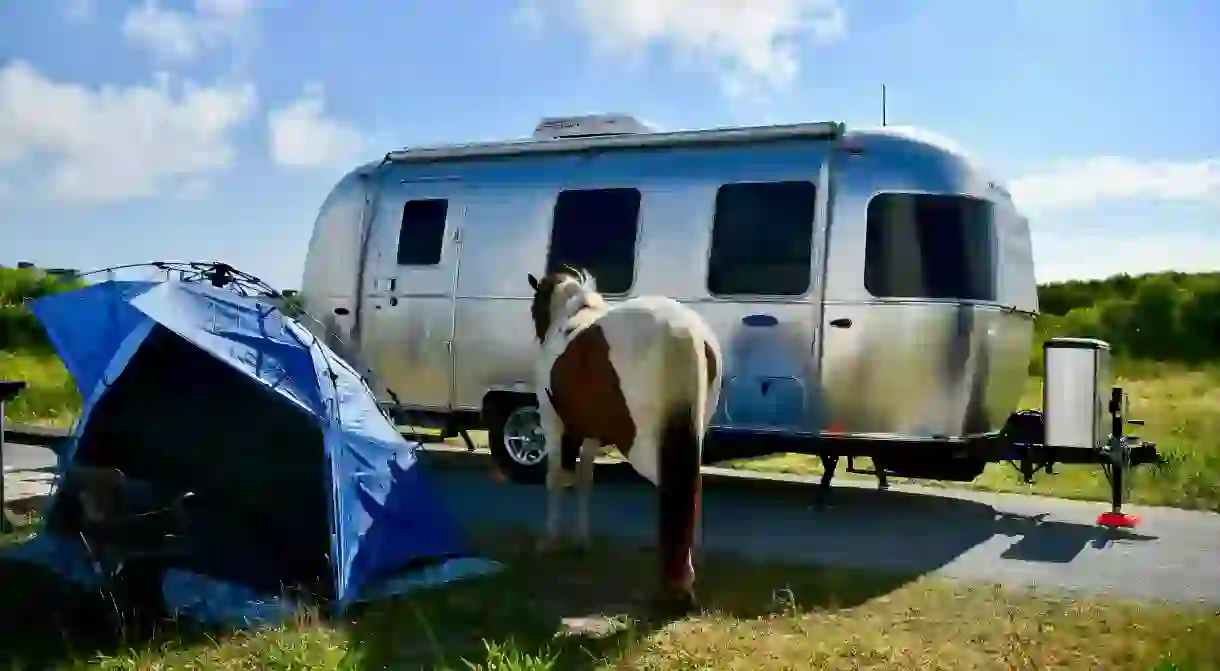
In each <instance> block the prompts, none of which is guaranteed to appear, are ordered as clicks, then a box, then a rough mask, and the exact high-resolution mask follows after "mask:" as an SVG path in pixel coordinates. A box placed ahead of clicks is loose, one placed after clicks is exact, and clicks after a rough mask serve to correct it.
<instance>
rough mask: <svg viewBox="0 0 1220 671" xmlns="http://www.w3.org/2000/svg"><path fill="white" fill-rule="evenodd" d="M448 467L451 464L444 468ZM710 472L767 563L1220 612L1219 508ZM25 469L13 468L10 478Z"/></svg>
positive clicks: (466, 519) (719, 547)
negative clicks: (820, 484)
mask: <svg viewBox="0 0 1220 671" xmlns="http://www.w3.org/2000/svg"><path fill="white" fill-rule="evenodd" d="M38 455H42V456H41V457H39V456H38ZM48 455H50V453H49V452H46V451H45V450H40V449H39V448H16V449H15V450H10V451H9V452H8V453H7V454H6V461H7V460H8V459H13V460H20V461H21V462H22V463H25V464H27V465H28V464H35V463H36V462H38V459H43V460H50V462H51V463H53V456H48ZM422 455H423V458H424V459H425V460H427V461H429V462H431V463H432V464H435V465H436V466H437V467H435V468H429V470H428V472H429V474H430V475H431V477H432V478H433V481H434V485H435V488H436V490H437V491H438V492H440V493H442V494H443V496H444V498H445V499H446V500H447V503H448V504H449V507H450V508H451V509H452V510H453V512H454V513H456V515H457V517H458V518H459V520H460V521H461V522H462V523H463V524H465V525H467V526H468V527H471V528H474V527H477V526H480V525H483V526H486V527H488V528H492V529H494V528H496V527H499V526H505V525H507V526H514V527H517V526H519V527H524V528H530V529H534V530H538V529H539V528H540V525H541V523H542V518H543V511H544V496H543V494H544V489H543V488H542V487H531V486H521V485H512V484H507V483H503V484H498V483H496V482H494V481H493V480H492V478H491V477H490V474H489V471H488V470H487V467H486V465H487V461H486V459H484V458H481V457H479V455H469V454H467V453H466V452H465V451H464V450H448V451H441V450H433V449H432V448H429V449H428V450H425V451H424V452H423V453H422ZM442 463H443V464H446V465H449V466H455V467H440V465H441V464H442ZM459 464H466V465H467V466H468V467H464V468H463V467H456V465H459ZM706 470H707V471H708V472H709V473H713V474H718V475H714V476H712V477H706V478H705V481H706V482H707V490H706V493H705V501H706V506H705V527H704V532H705V534H704V540H705V543H706V546H707V547H708V548H709V549H712V550H716V551H722V552H736V553H743V554H746V555H749V556H750V557H751V558H754V559H758V560H763V561H770V560H782V561H790V562H795V563H809V564H829V565H837V566H856V567H863V568H873V569H885V570H897V571H909V572H914V573H921V574H922V573H935V574H937V575H939V576H942V577H950V578H962V579H968V580H984V581H999V582H1001V583H1004V584H1007V585H1010V586H1012V585H1016V586H1023V585H1041V586H1044V587H1050V588H1053V589H1068V590H1079V591H1081V592H1083V593H1086V594H1087V593H1109V594H1113V595H1116V596H1120V597H1124V598H1128V597H1129V598H1140V599H1148V600H1168V601H1175V602H1187V603H1189V602H1199V601H1203V602H1208V603H1212V604H1220V515H1218V514H1216V513H1207V512H1201V511H1184V510H1174V509H1168V508H1141V507H1132V510H1135V511H1138V512H1139V513H1140V514H1141V515H1142V516H1143V518H1144V519H1143V525H1142V526H1141V527H1139V528H1138V529H1135V530H1134V531H1113V532H1111V531H1106V530H1104V529H1099V528H1098V527H1096V526H1095V525H1094V524H1093V521H1094V519H1095V517H1096V515H1097V513H1098V512H1099V511H1100V510H1102V509H1104V506H1103V505H1101V504H1098V503H1092V502H1082V501H1067V500H1063V499H1050V498H1042V497H1027V496H1018V495H1013V494H989V493H984V492H972V491H964V490H949V489H942V488H925V487H914V486H907V485H899V486H895V487H894V488H893V491H890V492H875V491H873V490H872V489H871V487H869V486H864V487H859V486H850V485H849V484H848V483H847V482H846V481H845V482H844V483H843V486H841V487H838V488H837V489H838V505H836V506H834V507H833V508H831V509H830V510H818V509H815V508H813V506H812V505H811V503H812V494H813V490H812V489H811V486H810V485H809V484H807V483H806V482H804V481H803V480H802V479H800V478H793V477H785V476H774V477H773V478H772V479H770V480H767V479H757V478H754V477H744V476H742V475H737V476H728V475H724V473H725V472H726V471H724V470H723V469H706ZM18 475H20V474H17V473H10V474H9V478H8V480H9V482H13V481H14V480H13V479H14V478H15V477H17V476H18ZM22 477H25V476H22ZM30 477H49V476H47V475H45V474H37V475H31V476H30ZM597 479H598V481H599V484H598V485H597V486H596V487H594V491H593V528H594V530H595V531H596V532H599V533H605V534H609V535H613V536H616V537H618V538H620V539H624V540H630V541H634V542H639V543H648V542H650V541H651V540H652V535H653V529H654V524H655V518H656V507H655V502H654V496H653V491H652V490H651V489H650V488H649V487H646V486H643V485H640V484H639V478H638V477H637V476H634V475H633V474H631V473H630V468H629V467H627V466H626V465H614V464H609V463H607V464H604V465H601V466H599V467H598V470H597ZM569 514H570V513H569ZM568 519H569V520H570V518H568Z"/></svg>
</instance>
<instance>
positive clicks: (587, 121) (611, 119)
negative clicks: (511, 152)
mask: <svg viewBox="0 0 1220 671" xmlns="http://www.w3.org/2000/svg"><path fill="white" fill-rule="evenodd" d="M655 132H656V131H655V130H653V129H652V128H649V127H648V126H646V125H645V124H644V123H643V122H641V121H639V120H638V119H636V118H635V117H633V116H631V115H629V114H586V115H583V116H560V117H546V118H544V119H543V120H542V121H539V122H538V126H537V127H536V128H534V139H535V140H558V139H560V138H574V137H597V136H601V135H632V134H636V133H655Z"/></svg>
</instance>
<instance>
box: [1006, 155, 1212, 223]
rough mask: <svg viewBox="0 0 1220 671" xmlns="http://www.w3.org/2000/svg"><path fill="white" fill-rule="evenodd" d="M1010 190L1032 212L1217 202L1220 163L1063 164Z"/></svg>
mask: <svg viewBox="0 0 1220 671" xmlns="http://www.w3.org/2000/svg"><path fill="white" fill-rule="evenodd" d="M1009 187H1010V190H1011V191H1012V194H1013V198H1014V199H1016V201H1017V203H1018V204H1019V205H1020V206H1021V207H1022V208H1024V209H1028V210H1031V211H1046V210H1056V209H1069V208H1082V207H1089V206H1091V205H1095V204H1097V203H1099V202H1102V201H1108V200H1117V199H1124V200H1135V199H1139V200H1157V201H1201V200H1217V198H1218V197H1220V158H1209V159H1201V160H1197V161H1181V162H1175V161H1135V160H1132V159H1127V158H1120V157H1117V156H1101V157H1096V158H1088V159H1084V160H1076V161H1058V162H1055V163H1052V164H1051V165H1049V166H1047V168H1046V169H1044V170H1040V171H1038V172H1036V173H1034V174H1031V175H1027V176H1025V177H1022V178H1020V179H1017V180H1014V181H1013V182H1012V183H1011V184H1010V185H1009Z"/></svg>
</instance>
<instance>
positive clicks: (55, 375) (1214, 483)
mask: <svg viewBox="0 0 1220 671" xmlns="http://www.w3.org/2000/svg"><path fill="white" fill-rule="evenodd" d="M1122 372H1123V377H1122V378H1121V380H1120V384H1121V385H1122V386H1123V387H1124V388H1125V389H1127V390H1128V392H1129V394H1130V396H1131V406H1132V413H1133V415H1134V416H1135V417H1137V418H1140V419H1144V420H1146V422H1147V424H1146V426H1144V427H1143V428H1142V429H1141V431H1140V433H1141V434H1142V435H1143V436H1144V437H1145V438H1147V439H1149V440H1153V441H1156V443H1157V446H1158V448H1159V449H1160V451H1161V452H1162V454H1165V455H1167V457H1168V458H1169V460H1170V463H1169V464H1168V465H1167V466H1166V467H1164V468H1161V469H1153V468H1141V469H1139V470H1138V471H1137V473H1136V476H1135V478H1134V482H1133V485H1132V491H1131V498H1130V500H1131V501H1132V502H1134V503H1141V504H1148V505H1168V506H1175V507H1180V508H1196V509H1204V510H1215V511H1220V445H1217V442H1216V436H1220V367H1217V368H1208V369H1203V370H1189V369H1185V368H1182V367H1179V366H1171V365H1165V364H1125V365H1124V366H1123V368H1122ZM0 379H19V380H26V381H27V382H29V384H30V387H29V389H28V390H27V391H26V392H25V393H23V394H22V395H21V396H20V397H18V399H17V401H16V402H14V403H10V404H9V405H8V406H7V407H6V410H5V417H6V419H8V420H10V421H14V422H23V423H33V424H41V425H49V426H60V427H65V426H68V425H70V424H71V423H72V421H73V420H74V419H75V417H76V413H77V412H78V410H79V407H80V397H79V395H78V394H77V392H76V390H75V387H74V385H73V383H72V380H71V378H70V377H69V376H68V374H67V371H65V370H64V368H63V365H62V364H61V363H60V361H59V359H58V358H56V357H54V356H51V355H42V356H35V355H23V354H13V353H9V352H0ZM1041 393H1042V392H1041V379H1040V378H1036V377H1031V378H1030V379H1029V383H1028V384H1027V386H1026V390H1025V394H1024V396H1023V398H1022V400H1021V407H1022V408H1039V407H1041ZM475 441H476V443H477V444H483V445H485V444H486V435H485V434H483V433H482V432H475ZM721 465H724V466H729V467H733V468H739V469H744V470H750V471H761V472H771V473H792V474H798V475H815V474H818V473H821V463H820V462H819V461H818V459H817V458H816V457H811V456H807V455H798V454H780V455H772V456H769V457H762V458H759V459H743V460H738V461H733V462H728V463H727V464H721ZM857 465H861V466H863V467H864V468H868V467H869V466H870V464H869V463H868V460H867V459H861V460H859V461H858V462H857ZM840 472H841V473H842V470H841V471H840ZM840 477H845V478H851V477H857V476H852V475H850V474H847V473H842V475H841V476H840ZM893 480H894V482H902V480H901V479H898V478H895V479H893ZM920 482H921V483H922V484H930V485H937V484H945V485H948V486H955V487H956V486H966V487H971V488H975V489H982V490H990V491H1001V492H1019V493H1033V494H1043V495H1048V496H1061V497H1066V498H1078V499H1092V500H1106V499H1108V497H1109V493H1108V487H1107V485H1106V482H1105V479H1104V477H1103V476H1102V474H1101V470H1100V468H1098V467H1095V466H1058V467H1057V475H1054V476H1048V475H1045V474H1042V475H1039V477H1038V479H1037V480H1036V482H1035V483H1034V484H1033V485H1026V484H1024V483H1022V482H1021V480H1020V476H1019V475H1018V474H1017V472H1016V469H1014V468H1012V467H1011V466H1009V465H1008V464H992V465H990V466H988V467H987V470H986V471H985V472H984V473H983V475H981V476H979V478H978V479H976V480H975V481H974V482H973V483H967V484H965V485H963V484H962V483H938V482H936V481H930V480H929V481H920Z"/></svg>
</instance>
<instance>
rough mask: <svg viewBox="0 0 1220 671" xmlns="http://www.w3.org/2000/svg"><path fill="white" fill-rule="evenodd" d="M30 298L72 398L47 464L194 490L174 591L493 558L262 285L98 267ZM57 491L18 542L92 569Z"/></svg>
mask: <svg viewBox="0 0 1220 671" xmlns="http://www.w3.org/2000/svg"><path fill="white" fill-rule="evenodd" d="M31 311H32V312H33V313H34V315H35V316H36V317H37V318H38V319H39V321H40V322H41V323H42V324H43V326H44V328H45V329H46V332H47V334H48V336H49V338H50V340H51V342H52V343H53V344H54V346H55V348H56V350H57V351H58V352H59V355H60V356H61V357H62V359H63V361H64V364H65V366H66V367H67V369H68V371H69V372H70V373H71V375H72V377H73V378H74V379H75V381H76V384H77V386H78V388H79V389H80V391H81V396H82V398H83V408H82V415H81V418H80V419H79V420H78V422H77V424H76V427H75V429H74V431H73V432H72V435H71V437H70V438H69V439H68V441H67V442H66V444H65V445H64V447H63V449H62V450H61V452H60V464H59V474H58V475H59V476H60V479H61V480H62V477H63V476H66V475H70V474H71V473H72V472H73V469H81V470H84V469H83V468H82V467H89V468H98V467H105V468H113V469H118V470H119V471H121V472H122V473H123V475H124V476H126V477H129V478H131V479H132V480H133V481H140V482H145V483H152V484H155V485H156V486H158V487H160V488H162V489H163V490H172V491H179V492H185V491H190V492H193V493H194V494H195V496H194V497H193V499H192V504H191V513H190V523H189V527H188V528H189V538H187V541H188V542H187V547H189V548H190V552H189V553H188V554H187V556H186V557H185V558H184V559H183V561H182V563H181V565H178V566H174V567H172V570H171V571H167V572H166V573H165V580H164V583H163V586H164V589H163V590H162V591H163V595H164V598H165V600H166V601H167V605H169V606H170V607H171V609H175V610H177V612H188V611H190V610H191V608H194V609H195V610H196V611H198V612H199V613H201V615H200V616H201V617H211V618H212V619H218V620H221V621H226V620H232V619H233V618H234V617H235V616H234V615H233V613H236V612H239V611H242V609H243V608H244V609H246V612H248V609H249V608H250V604H254V603H262V604H266V603H271V602H272V601H274V597H275V595H283V594H286V593H287V592H286V591H285V588H290V589H295V590H302V591H304V592H307V593H309V594H311V595H313V596H316V597H321V598H322V600H323V601H324V602H329V603H331V604H332V605H337V606H338V607H339V608H340V609H342V608H343V607H346V606H347V605H349V604H351V603H353V602H355V601H359V600H366V599H372V598H377V597H380V596H386V595H391V594H396V593H401V592H403V591H405V590H406V589H409V588H412V587H414V586H419V585H435V584H438V583H443V582H447V581H451V580H455V579H459V578H462V577H468V576H471V575H479V574H485V573H488V572H491V571H494V570H495V569H496V568H497V565H496V564H495V563H494V562H489V561H485V560H482V559H480V558H478V557H474V556H472V555H470V553H469V552H468V550H467V546H466V544H465V542H464V540H463V538H462V537H461V536H460V534H459V533H458V532H457V530H456V527H455V525H454V523H453V522H452V520H451V519H450V518H449V517H448V516H447V514H446V511H445V510H443V509H442V506H441V504H440V500H439V498H438V497H436V496H434V494H433V492H432V491H431V490H430V488H429V481H428V478H427V473H426V472H425V469H424V468H423V467H421V465H420V464H419V463H418V461H417V455H416V449H417V448H418V447H419V444H418V443H411V442H408V441H406V440H405V439H404V438H403V437H402V436H401V435H400V434H399V433H398V432H397V430H396V429H395V428H394V426H393V425H392V424H391V422H390V421H389V420H388V419H387V418H386V416H385V415H384V414H383V413H382V412H381V410H380V408H378V406H377V402H376V400H375V399H374V397H373V395H372V393H371V392H370V391H369V389H368V386H367V385H366V384H365V382H364V380H363V379H362V378H361V376H360V375H359V374H358V373H356V372H355V371H354V370H353V369H352V368H351V367H350V366H349V365H348V364H347V363H345V362H344V361H343V360H342V359H340V358H339V357H338V356H336V355H335V354H334V353H333V352H332V351H331V350H330V349H328V348H327V347H326V346H325V345H324V344H323V343H321V342H320V341H318V340H317V339H316V338H314V337H313V335H312V334H310V333H309V331H307V330H306V329H305V328H303V327H302V326H301V325H300V324H298V323H297V322H296V321H294V320H292V319H289V318H288V317H286V316H285V315H284V314H283V313H282V312H280V311H279V310H278V309H277V308H276V307H275V306H273V305H272V304H270V302H268V301H267V300H266V299H260V298H250V297H246V296H242V295H239V294H238V293H236V292H234V291H230V290H229V289H225V288H216V287H214V286H211V285H209V284H205V283H199V282H183V281H165V282H131V281H108V282H102V283H99V284H94V285H90V286H87V287H85V288H83V289H79V290H76V291H71V292H66V293H61V294H55V295H51V296H47V297H44V298H41V299H39V300H37V301H35V302H33V303H32V304H31ZM57 494H58V492H57ZM60 498H68V497H58V496H55V497H53V498H52V499H51V502H50V503H49V507H48V508H47V511H46V517H47V522H48V524H47V526H46V531H45V532H44V533H42V534H40V535H39V537H38V538H37V539H36V541H37V542H34V543H27V544H26V545H27V546H29V547H26V548H22V549H21V550H20V552H21V553H24V556H25V557H26V558H29V559H33V560H35V561H40V562H42V563H44V564H49V565H52V568H54V569H55V570H57V571H58V572H59V573H61V574H63V575H64V576H65V577H68V578H71V579H75V580H81V581H87V580H89V579H90V578H89V571H87V570H83V568H82V567H84V568H87V567H88V565H89V564H88V561H86V560H87V558H86V557H82V556H79V555H80V553H79V551H77V552H76V554H75V555H73V550H72V548H73V538H72V534H71V533H59V534H57V533H55V529H56V527H55V525H53V524H51V522H53V521H54V519H55V518H56V515H57V514H59V513H60V511H61V509H63V507H64V506H61V505H60V500H59V499H60ZM79 544H80V543H79V542H77V545H79ZM235 594H244V595H246V596H245V597H243V598H240V599H238V598H235V597H234V596H233V595H235ZM205 612H207V613H211V615H210V616H207V615H203V614H202V613H205ZM237 617H244V618H245V619H247V620H248V619H249V617H247V616H237Z"/></svg>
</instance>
